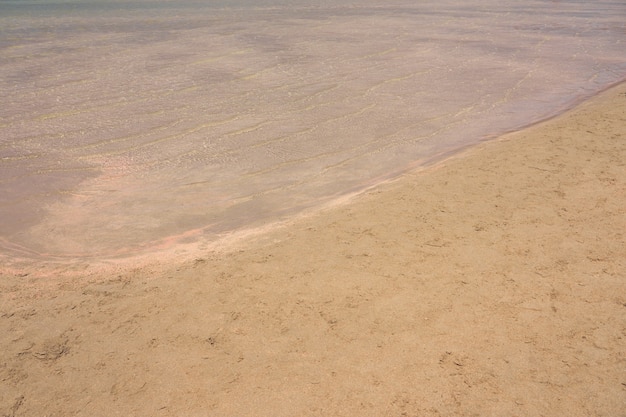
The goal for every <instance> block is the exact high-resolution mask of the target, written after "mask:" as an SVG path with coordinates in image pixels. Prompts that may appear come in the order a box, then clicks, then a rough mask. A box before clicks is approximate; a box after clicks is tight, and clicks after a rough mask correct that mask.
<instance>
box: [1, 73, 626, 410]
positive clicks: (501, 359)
mask: <svg viewBox="0 0 626 417" xmlns="http://www.w3.org/2000/svg"><path fill="white" fill-rule="evenodd" d="M625 161H626V84H622V85H620V86H618V87H616V88H613V89H611V90H609V91H607V92H605V93H604V94H602V95H600V96H599V97H596V98H595V99H593V100H591V101H589V102H587V103H584V104H582V105H581V106H579V107H578V108H576V109H575V110H573V111H571V112H568V113H567V114H565V115H563V116H560V117H558V118H557V119H554V120H551V121H548V122H545V123H542V124H540V125H537V126H534V127H531V128H529V129H527V130H525V131H523V132H518V133H514V134H510V135H507V136H506V137H504V138H502V139H501V140H498V141H493V142H489V143H485V144H483V145H480V146H478V147H475V148H472V149H470V150H468V151H466V152H464V153H462V154H460V155H458V156H456V157H454V158H452V159H449V160H447V161H445V162H443V163H441V164H438V165H437V166H436V167H431V168H429V169H425V170H420V171H416V172H414V173H410V174H407V175H405V176H404V177H403V178H401V179H399V180H397V181H394V182H391V183H387V184H383V185H381V186H378V187H376V188H374V189H372V190H370V191H368V192H366V193H364V194H362V195H360V196H357V197H355V198H353V199H352V200H351V201H349V202H348V203H345V204H342V205H339V206H337V207H334V208H330V209H326V210H323V211H321V212H318V213H317V214H314V215H311V216H308V217H306V218H303V219H299V220H297V221H294V222H292V223H291V224H290V225H288V226H285V227H280V228H276V229H275V230H271V231H269V232H268V233H265V234H262V235H257V236H253V237H249V238H248V239H245V240H243V241H240V242H238V244H237V245H236V247H231V248H230V249H229V250H220V251H211V252H208V253H206V254H205V255H203V257H202V258H198V259H196V260H195V261H192V262H182V261H181V262H178V264H176V263H171V264H168V263H163V262H161V264H157V263H155V264H153V265H152V266H142V267H136V268H134V269H128V270H120V272H119V273H114V274H113V273H111V272H107V273H94V272H90V273H87V272H85V274H84V275H83V276H80V275H78V276H77V274H76V273H73V274H64V273H59V274H58V275H56V276H48V277H44V276H41V275H39V274H36V273H32V272H31V273H30V274H29V275H26V276H22V275H24V274H25V273H26V272H21V273H20V272H19V271H15V270H9V268H8V267H3V273H2V275H1V277H0V289H1V291H2V294H1V311H0V332H1V333H0V334H1V335H2V338H1V340H0V415H2V416H78V415H80V416H115V415H120V416H307V415H310V416H453V415H454V416H626V236H625V233H626V165H625Z"/></svg>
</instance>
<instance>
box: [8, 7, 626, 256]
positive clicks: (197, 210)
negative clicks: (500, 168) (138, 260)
mask: <svg viewBox="0 0 626 417" xmlns="http://www.w3.org/2000/svg"><path fill="white" fill-rule="evenodd" d="M226 3H228V4H226ZM307 3H309V2H306V1H304V0H302V1H299V2H289V3H288V2H280V1H266V2H264V3H259V2H256V3H255V6H254V7H251V6H247V5H246V2H245V1H243V0H242V1H240V2H238V3H236V4H235V3H233V2H222V3H218V2H213V3H211V4H210V5H206V4H204V5H202V4H199V3H193V2H187V3H167V2H161V4H160V5H157V4H156V3H153V2H148V1H137V2H132V3H117V2H103V1H91V2H76V1H74V2H63V3H52V2H45V1H40V2H28V1H27V2H19V1H0V96H1V97H2V103H3V104H2V106H1V107H0V219H1V222H0V251H1V252H2V253H3V254H4V255H7V256H26V257H35V258H39V257H47V258H76V257H110V256H119V255H130V254H135V253H140V252H145V251H149V250H151V248H153V247H154V246H155V245H160V244H163V243H164V242H170V243H174V244H175V243H180V242H210V241H213V240H215V239H217V238H218V237H219V236H220V235H221V234H223V233H226V232H229V231H233V230H237V229H241V228H246V227H254V226H259V225H262V224H264V223H267V222H271V221H273V220H276V219H279V218H284V217H285V216H289V215H292V214H294V213H297V212H299V211H301V210H303V209H305V208H310V207H314V206H316V205H318V204H320V203H323V202H327V201H330V200H332V199H333V198H336V197H338V196H341V195H345V194H346V193H349V192H354V191H358V190H360V189H363V188H364V187H367V186H369V185H371V184H374V183H376V182H377V181H380V180H382V179H386V178H390V177H393V176H395V175H398V174H400V173H402V172H405V171H406V170H408V169H411V168H414V167H417V166H420V165H421V164H425V163H428V162H431V161H435V160H437V158H440V157H441V156H442V155H446V154H448V153H450V152H454V151H455V150H458V149H461V148H463V147H466V146H468V145H471V144H474V143H477V142H480V141H483V140H486V139H489V138H492V137H495V136H498V135H499V134H502V133H504V132H507V131H511V130H515V129H520V128H522V127H524V126H527V125H529V124H531V123H534V122H536V121H539V120H542V119H545V118H547V117H550V116H553V115H555V114H558V113H559V112H562V111H563V110H565V109H567V108H569V107H571V106H572V105H573V104H575V103H577V102H579V101H580V100H582V99H584V98H587V97H589V96H591V95H593V94H595V93H597V92H599V91H601V90H602V89H604V88H606V87H607V86H609V85H611V84H613V83H615V82H618V81H621V80H623V79H624V78H625V77H626V45H625V43H626V31H625V26H624V23H623V22H624V21H626V6H625V5H624V4H623V1H621V0H616V1H613V0H609V1H597V2H580V1H525V2H523V5H522V4H521V3H522V2H519V1H506V0H505V1H491V0H472V1H450V0H448V1H446V0H444V1H423V2H413V1H412V2H409V1H406V2H401V1H399V2H390V3H385V5H384V6H379V5H376V3H377V2H370V3H368V2H366V1H356V2H345V3H343V4H342V3H341V2H339V3H337V2H333V3H332V4H330V3H329V4H328V5H320V3H319V2H316V4H317V5H316V6H310V7H309V6H308V5H307Z"/></svg>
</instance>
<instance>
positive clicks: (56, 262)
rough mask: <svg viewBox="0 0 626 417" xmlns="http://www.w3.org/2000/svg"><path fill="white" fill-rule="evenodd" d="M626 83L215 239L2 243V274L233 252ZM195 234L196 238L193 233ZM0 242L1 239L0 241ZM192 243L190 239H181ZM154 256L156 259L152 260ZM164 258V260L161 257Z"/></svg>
mask: <svg viewBox="0 0 626 417" xmlns="http://www.w3.org/2000/svg"><path fill="white" fill-rule="evenodd" d="M624 84H626V80H622V81H617V82H614V83H612V84H609V85H607V86H606V87H604V88H602V89H601V90H599V91H597V92H595V93H593V94H591V95H589V94H582V95H581V96H579V97H578V98H575V99H572V101H571V102H569V104H567V105H566V106H565V107H563V108H562V109H557V110H555V111H554V112H552V114H550V115H548V116H546V117H544V118H542V119H541V120H537V121H535V122H532V123H529V124H528V125H525V126H524V127H522V128H519V129H512V130H509V131H506V132H503V133H500V134H492V135H486V136H485V137H484V138H482V139H479V140H477V141H475V142H472V143H470V144H468V145H465V146H462V147H459V148H453V149H449V150H445V151H443V152H441V153H439V154H436V155H433V156H430V157H428V158H425V159H422V160H419V161H416V162H415V163H414V164H412V165H411V166H409V167H405V168H403V169H402V170H401V171H399V172H397V173H391V174H388V175H385V176H384V177H382V178H380V179H378V180H376V181H374V182H373V183H372V184H371V185H369V186H366V187H364V188H359V189H358V190H357V191H348V192H346V193H344V194H342V195H340V196H338V197H332V198H329V199H327V201H325V202H322V203H319V204H316V205H313V206H311V207H308V208H305V209H302V210H300V211H298V212H296V213H293V214H290V215H288V216H286V217H283V218H279V219H275V220H270V221H268V222H266V223H265V224H263V225H259V226H251V227H241V228H238V229H235V230H231V231H228V232H223V233H220V234H217V235H216V236H214V237H213V238H210V239H205V240H202V239H201V238H198V237H197V236H199V235H202V234H203V233H205V228H204V227H201V228H198V229H193V230H188V231H186V232H184V233H182V234H180V235H174V236H167V237H164V238H162V239H159V240H156V241H153V242H147V243H145V244H144V245H142V247H143V246H145V247H147V248H149V249H145V248H142V249H140V248H136V249H135V250H134V251H135V253H134V254H133V250H131V249H128V250H129V251H124V250H121V251H120V253H119V254H117V255H114V254H111V255H93V256H82V255H78V256H72V255H69V254H68V255H63V256H57V255H47V254H39V253H37V252H35V251H31V250H29V249H28V248H19V246H17V245H14V244H13V243H12V242H10V241H5V242H4V243H3V247H4V248H10V247H13V246H14V247H15V248H14V250H12V251H7V252H6V253H4V254H1V253H0V263H2V264H4V266H2V269H0V273H4V274H9V275H10V274H13V275H16V276H19V275H22V276H28V275H34V276H38V277H51V276H54V275H57V274H64V273H66V274H69V275H72V276H78V275H84V274H88V275H97V274H113V273H122V272H124V271H128V270H131V269H134V268H137V267H157V268H159V267H167V264H168V263H181V262H190V261H193V260H194V259H196V258H197V257H198V256H202V253H204V252H215V251H218V252H222V251H226V252H228V251H234V250H236V249H237V248H236V246H237V244H238V243H239V242H244V243H245V241H246V240H247V239H250V238H256V237H258V236H262V235H263V234H265V233H268V232H270V231H272V230H274V229H281V228H285V227H290V225H292V224H295V223H298V222H299V221H301V220H302V219H305V218H308V217H311V216H316V215H318V214H319V213H320V212H324V211H326V210H329V209H333V208H335V207H338V206H341V205H345V204H351V203H352V202H354V201H355V200H357V199H358V198H359V197H360V196H361V195H363V194H366V193H368V192H370V190H375V189H376V188H378V187H381V186H383V187H384V186H385V185H386V184H388V183H394V182H396V181H402V179H403V178H404V177H405V176H410V175H413V174H415V173H421V172H427V171H428V170H431V169H436V168H437V167H438V166H439V165H440V164H445V163H446V162H447V161H448V160H451V159H456V158H458V157H463V155H464V154H466V153H467V152H472V151H473V149H474V148H480V147H481V146H483V145H484V144H485V143H489V142H494V141H496V142H497V141H500V140H506V139H508V138H509V136H511V135H515V134H517V133H520V132H526V131H527V130H529V129H533V128H535V127H536V126H541V125H543V124H545V123H549V122H551V121H552V120H555V119H558V118H560V117H563V116H564V115H567V114H568V113H569V112H572V111H574V110H576V109H577V108H578V107H579V106H582V105H584V104H585V103H587V102H594V101H596V100H598V99H601V98H602V97H603V96H604V95H606V94H609V93H610V91H611V90H613V89H619V88H620V86H621V85H624ZM194 236H196V237H194ZM0 240H1V239H0ZM185 241H190V242H191V243H184V242H185ZM20 253H23V254H27V253H31V254H32V256H23V255H22V256H20V255H19V254H20ZM156 259H158V261H157V260H156ZM163 259H167V261H163Z"/></svg>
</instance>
